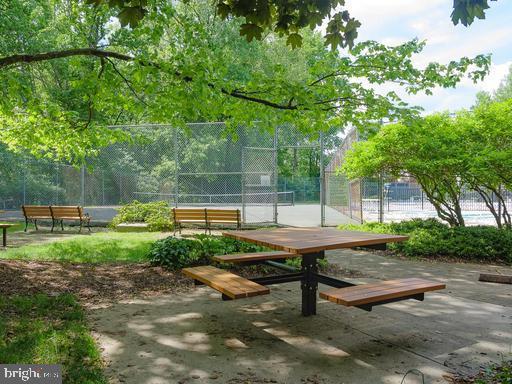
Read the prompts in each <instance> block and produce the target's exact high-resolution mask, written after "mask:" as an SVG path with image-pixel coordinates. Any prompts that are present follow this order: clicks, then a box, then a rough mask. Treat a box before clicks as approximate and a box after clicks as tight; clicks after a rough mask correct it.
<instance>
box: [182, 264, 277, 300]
mask: <svg viewBox="0 0 512 384" xmlns="http://www.w3.org/2000/svg"><path fill="white" fill-rule="evenodd" d="M182 272H183V273H184V274H185V275H186V276H188V277H191V278H192V279H194V280H195V281H199V282H201V283H203V284H205V285H208V286H209V287H211V288H213V289H215V290H217V291H219V292H221V293H222V298H223V299H224V300H230V299H232V300H234V299H242V298H245V297H252V296H259V295H267V294H269V293H270V289H268V288H267V287H265V286H263V285H260V284H258V283H255V282H253V281H250V280H247V279H244V278H243V277H241V276H238V275H235V274H234V273H231V272H228V271H225V270H222V269H219V268H215V267H212V266H209V265H205V266H201V267H192V268H184V269H183V270H182Z"/></svg>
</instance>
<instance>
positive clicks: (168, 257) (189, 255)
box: [148, 235, 266, 269]
mask: <svg viewBox="0 0 512 384" xmlns="http://www.w3.org/2000/svg"><path fill="white" fill-rule="evenodd" d="M263 250H266V248H264V247H261V246H259V245H255V244H251V243H247V242H243V241H238V240H234V239H230V238H228V237H223V236H211V235H195V236H193V237H192V238H191V239H183V238H176V237H172V236H170V237H167V238H165V239H162V240H158V241H156V242H154V243H153V245H152V247H151V250H150V251H149V254H148V257H149V260H150V262H151V264H153V265H160V266H163V267H165V268H168V269H181V268H185V267H191V266H194V265H200V264H211V258H212V256H215V255H227V254H231V253H239V252H244V253H246V252H247V253H249V252H259V251H263Z"/></svg>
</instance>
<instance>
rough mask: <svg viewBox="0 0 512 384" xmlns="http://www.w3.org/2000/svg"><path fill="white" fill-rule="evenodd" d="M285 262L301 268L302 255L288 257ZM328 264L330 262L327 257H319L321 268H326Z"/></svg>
mask: <svg viewBox="0 0 512 384" xmlns="http://www.w3.org/2000/svg"><path fill="white" fill-rule="evenodd" d="M285 263H286V265H289V266H290V267H294V268H297V269H301V268H302V257H293V258H291V259H286V261H285ZM328 264H329V262H328V261H327V259H318V266H319V267H320V268H325V267H327V265H328Z"/></svg>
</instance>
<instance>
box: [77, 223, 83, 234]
mask: <svg viewBox="0 0 512 384" xmlns="http://www.w3.org/2000/svg"><path fill="white" fill-rule="evenodd" d="M83 224H84V222H83V221H82V220H80V229H78V233H82V226H83Z"/></svg>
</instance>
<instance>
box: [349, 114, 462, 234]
mask: <svg viewBox="0 0 512 384" xmlns="http://www.w3.org/2000/svg"><path fill="white" fill-rule="evenodd" d="M464 150H465V148H464V146H463V145H462V143H461V137H460V135H458V132H457V126H456V125H455V124H454V123H453V121H452V119H451V118H450V117H449V116H448V115H447V114H435V115H432V116H427V117H425V118H423V119H418V120H417V121H414V122H412V123H410V124H407V125H406V124H390V125H386V126H383V127H382V128H381V129H380V130H379V132H378V133H377V134H376V135H374V136H373V137H371V138H370V139H369V140H368V141H365V142H360V143H356V144H355V145H354V147H353V149H352V150H350V151H349V152H348V154H347V158H346V162H345V164H344V165H343V171H345V172H346V173H347V175H348V177H349V178H356V177H364V176H373V175H376V174H379V173H382V174H390V175H392V176H395V177H400V176H406V175H410V176H412V177H414V178H415V179H416V180H417V182H418V183H419V184H420V185H421V187H422V188H423V190H424V192H425V195H426V196H427V198H428V199H429V201H430V202H431V203H432V205H434V207H435V209H436V211H437V213H438V215H439V217H440V218H441V219H443V220H446V221H447V222H448V223H450V225H454V226H459V225H464V218H463V217H462V209H461V206H460V196H461V192H462V187H463V184H462V183H461V180H460V178H459V176H460V169H462V168H464V166H465V162H464V161H465V159H466V157H465V156H463V155H462V152H463V151H464Z"/></svg>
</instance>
